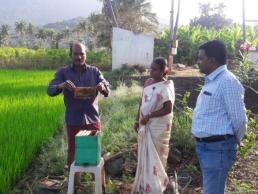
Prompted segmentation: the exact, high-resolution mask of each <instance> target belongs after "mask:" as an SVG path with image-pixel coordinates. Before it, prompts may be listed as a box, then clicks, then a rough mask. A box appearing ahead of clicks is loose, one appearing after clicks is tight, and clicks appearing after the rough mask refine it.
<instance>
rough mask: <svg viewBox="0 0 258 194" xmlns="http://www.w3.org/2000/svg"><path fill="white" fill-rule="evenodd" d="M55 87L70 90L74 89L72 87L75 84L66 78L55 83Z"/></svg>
mask: <svg viewBox="0 0 258 194" xmlns="http://www.w3.org/2000/svg"><path fill="white" fill-rule="evenodd" d="M57 88H58V89H65V88H66V89H68V90H71V91H74V89H75V88H76V86H75V85H74V83H73V82H71V81H70V80H66V81H65V82H63V83H61V84H59V85H57Z"/></svg>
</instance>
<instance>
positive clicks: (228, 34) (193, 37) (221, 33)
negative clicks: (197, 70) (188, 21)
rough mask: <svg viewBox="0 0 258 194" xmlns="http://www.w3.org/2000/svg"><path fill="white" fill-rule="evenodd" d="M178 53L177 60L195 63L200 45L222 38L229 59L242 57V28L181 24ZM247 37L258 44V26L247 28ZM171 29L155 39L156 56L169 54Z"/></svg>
mask: <svg viewBox="0 0 258 194" xmlns="http://www.w3.org/2000/svg"><path fill="white" fill-rule="evenodd" d="M177 39H178V45H179V46H178V53H177V55H176V56H175V59H174V60H175V62H177V63H183V64H186V65H194V64H195V63H196V56H197V51H198V47H199V46H200V45H201V44H202V43H204V42H206V41H208V40H212V39H221V40H223V41H224V42H225V43H226V46H227V49H228V56H229V59H231V60H234V59H235V58H236V57H240V55H239V48H240V45H241V44H242V43H243V38H242V30H241V27H240V26H239V25H234V26H232V27H227V28H223V29H220V30H217V29H208V28H203V27H201V26H194V27H190V26H181V27H179V29H178V32H177ZM247 39H248V40H249V41H250V42H251V43H252V45H254V46H257V41H258V26H253V27H248V28H247ZM168 43H169V30H165V31H164V32H163V33H162V35H161V36H160V37H159V38H157V39H155V48H154V54H155V56H167V55H168V53H167V52H168V48H169V44H168Z"/></svg>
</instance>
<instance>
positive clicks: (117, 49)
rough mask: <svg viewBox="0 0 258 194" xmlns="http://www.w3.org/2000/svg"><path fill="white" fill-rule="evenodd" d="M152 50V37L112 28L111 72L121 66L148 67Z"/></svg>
mask: <svg viewBox="0 0 258 194" xmlns="http://www.w3.org/2000/svg"><path fill="white" fill-rule="evenodd" d="M153 49H154V38H153V37H151V36H145V35H142V34H136V33H133V32H131V31H128V30H123V29H120V28H113V38H112V70H114V69H119V68H121V67H122V65H123V64H128V65H135V64H139V65H144V66H146V67H150V64H151V62H152V60H153Z"/></svg>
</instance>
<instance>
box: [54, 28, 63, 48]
mask: <svg viewBox="0 0 258 194" xmlns="http://www.w3.org/2000/svg"><path fill="white" fill-rule="evenodd" d="M63 38H64V34H63V33H62V32H58V33H56V35H55V36H54V42H55V48H56V49H58V48H59V43H60V41H61V40H62V39H63Z"/></svg>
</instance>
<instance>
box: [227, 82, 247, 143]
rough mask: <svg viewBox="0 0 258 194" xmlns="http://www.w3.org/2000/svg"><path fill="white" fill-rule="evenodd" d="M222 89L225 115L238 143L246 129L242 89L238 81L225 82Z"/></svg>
mask: <svg viewBox="0 0 258 194" xmlns="http://www.w3.org/2000/svg"><path fill="white" fill-rule="evenodd" d="M222 87H223V98H224V102H225V107H226V110H227V114H228V116H229V118H230V120H231V122H232V125H233V131H234V134H235V135H236V137H237V139H238V141H239V142H240V140H241V139H242V138H243V137H244V133H245V130H246V127H247V116H246V111H245V104H244V88H243V86H242V85H241V84H240V83H239V82H238V81H236V80H233V79H232V80H227V82H226V83H224V84H223V85H222Z"/></svg>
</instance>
